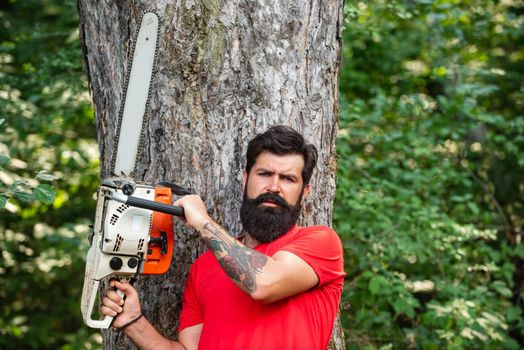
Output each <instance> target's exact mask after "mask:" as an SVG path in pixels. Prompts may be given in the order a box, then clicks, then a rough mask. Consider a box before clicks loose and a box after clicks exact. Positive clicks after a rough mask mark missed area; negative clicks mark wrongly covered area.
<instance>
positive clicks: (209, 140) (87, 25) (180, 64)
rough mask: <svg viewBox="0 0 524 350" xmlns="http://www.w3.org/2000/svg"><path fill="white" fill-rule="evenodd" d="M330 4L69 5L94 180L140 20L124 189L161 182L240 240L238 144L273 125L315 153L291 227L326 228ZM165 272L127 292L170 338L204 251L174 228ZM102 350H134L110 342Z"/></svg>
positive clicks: (336, 34)
mask: <svg viewBox="0 0 524 350" xmlns="http://www.w3.org/2000/svg"><path fill="white" fill-rule="evenodd" d="M342 6H343V5H342V0H308V1H303V0H302V1H299V0H291V1H272V0H268V1H245V0H244V1H241V0H239V1H200V0H193V1H189V0H187V1H161V0H156V1H135V2H129V3H128V2H127V1H89V0H79V2H78V10H79V14H80V34H81V40H82V44H83V46H84V53H85V61H86V68H87V74H88V79H89V81H90V86H91V90H92V95H93V101H94V107H95V115H96V126H97V133H98V143H99V147H100V157H101V175H102V177H105V176H108V175H109V164H110V160H111V157H112V154H113V152H114V149H115V144H114V135H115V130H116V124H117V116H118V111H119V108H120V104H121V103H122V100H123V96H122V92H123V90H124V86H123V84H124V82H125V77H126V71H127V69H128V67H127V62H128V58H129V55H130V54H131V50H132V42H133V39H134V36H135V34H136V32H137V26H138V24H139V22H140V18H141V16H142V14H143V13H144V12H146V11H151V10H152V11H155V12H156V13H157V14H158V15H159V17H160V18H161V24H160V37H159V49H158V55H157V69H156V72H155V74H154V76H153V83H152V94H151V101H150V109H149V110H148V111H146V119H147V127H146V130H145V136H146V137H145V143H144V144H143V145H142V146H143V152H142V155H141V156H140V158H139V159H138V170H139V171H138V172H137V174H136V175H135V178H136V180H138V181H144V182H146V183H155V182H159V181H162V180H167V181H173V182H175V183H178V184H180V185H182V186H185V187H191V188H193V189H195V190H196V191H197V192H198V193H200V194H201V195H202V197H203V198H205V200H206V204H207V206H208V208H209V209H210V210H211V214H212V216H213V217H214V218H215V219H216V220H217V222H218V223H220V224H222V225H223V226H224V227H225V228H226V229H228V230H229V231H230V232H231V233H232V234H237V233H238V232H239V231H240V228H241V227H240V223H239V214H238V213H239V208H240V204H241V199H242V191H241V176H242V171H243V167H244V165H245V159H244V154H245V149H246V145H247V142H248V141H249V139H250V138H251V137H253V136H254V135H255V134H256V133H258V132H261V131H264V130H265V129H266V128H267V127H268V126H270V125H274V124H286V125H290V126H293V127H294V128H296V129H297V130H299V131H302V132H303V134H304V135H305V137H306V139H307V140H309V141H310V142H313V143H314V144H316V146H317V147H318V149H319V156H320V157H319V163H318V165H317V169H316V171H315V174H314V176H313V179H312V183H311V184H312V189H313V191H312V193H311V195H310V196H309V198H308V200H307V201H306V205H305V208H304V214H303V218H302V221H301V223H302V224H304V225H308V224H325V225H330V224H331V218H332V205H333V198H334V189H335V170H336V157H335V146H334V141H335V134H336V130H337V116H338V72H339V63H340V62H339V61H340V49H341V33H340V31H341V26H342ZM175 221H176V224H175V236H176V246H175V252H174V258H173V262H172V265H171V268H170V270H169V272H168V273H167V274H166V275H163V276H154V277H142V278H141V279H140V280H139V281H138V282H137V284H136V287H137V289H138V290H139V293H140V296H141V301H142V307H143V310H144V313H145V316H146V317H147V319H148V320H150V321H151V322H152V323H153V324H154V325H155V326H156V327H157V328H158V329H159V331H160V332H161V333H162V334H164V335H166V336H168V337H176V334H177V327H178V314H179V312H180V307H181V302H180V299H181V295H182V291H183V286H184V282H185V279H186V276H187V272H188V269H189V266H190V264H191V263H192V262H193V260H194V259H195V258H196V257H197V256H198V255H199V254H200V253H202V251H203V250H204V245H203V243H202V242H201V240H200V239H199V236H198V234H197V233H196V232H194V231H193V230H190V229H188V228H186V227H185V226H184V225H183V224H182V223H181V222H180V221H178V220H175ZM103 337H104V347H105V348H106V349H128V348H134V347H133V346H132V345H131V344H130V343H129V341H128V340H127V339H126V337H125V336H123V335H121V334H118V333H117V332H116V331H114V330H109V331H106V332H104V334H103ZM333 338H334V339H333V341H332V342H331V347H330V348H331V349H343V348H344V342H343V334H342V331H341V328H340V325H339V323H337V326H336V327H335V331H334V336H333Z"/></svg>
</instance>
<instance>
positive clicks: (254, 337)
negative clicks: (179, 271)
mask: <svg viewBox="0 0 524 350" xmlns="http://www.w3.org/2000/svg"><path fill="white" fill-rule="evenodd" d="M254 249H255V250H257V251H259V252H261V253H264V254H266V255H268V256H272V255H273V254H275V253H276V252H278V251H281V250H284V251H287V252H291V253H293V254H295V255H296V256H298V257H300V258H301V259H302V260H304V261H305V262H306V263H308V264H309V265H310V266H311V267H312V268H313V270H314V271H315V273H316V274H317V275H318V279H319V283H318V285H317V286H316V287H315V288H312V289H311V290H308V291H306V292H303V293H300V294H297V295H295V296H292V297H289V298H286V299H282V300H279V301H277V302H273V303H269V304H263V303H261V302H258V301H255V300H253V299H252V298H250V297H249V296H248V295H247V294H246V293H244V292H243V291H242V290H240V288H238V287H237V286H236V285H235V284H234V283H233V282H232V281H231V280H230V279H229V277H228V276H227V275H226V273H225V272H224V271H223V270H222V268H221V267H220V265H219V264H218V262H217V260H216V259H215V257H214V255H213V254H212V253H211V252H209V251H208V252H206V253H204V254H203V255H202V256H200V257H199V258H198V259H197V260H196V261H195V263H194V264H193V265H192V266H191V270H190V274H189V277H188V280H187V282H186V287H185V290H184V297H183V306H182V312H181V314H180V327H179V330H183V329H184V328H186V327H190V326H194V325H197V324H200V323H203V327H202V333H201V336H200V343H199V347H198V348H199V349H204V350H207V349H209V350H220V349H224V350H235V349H241V350H255V349H261V350H262V349H263V350H268V349H270V350H278V349H300V350H320V349H322V350H324V349H326V348H327V345H328V343H329V339H330V337H331V332H332V331H333V324H334V320H335V315H336V313H337V311H338V304H339V302H340V295H341V293H342V285H343V282H344V276H345V273H344V262H343V256H342V245H341V242H340V239H339V237H338V236H337V234H336V233H335V231H333V230H332V229H330V228H328V227H325V226H313V227H307V228H300V227H298V226H295V227H293V228H292V229H291V230H290V231H289V232H287V233H286V234H285V235H284V236H282V237H280V238H278V239H276V240H275V241H273V242H270V243H265V244H260V245H258V246H257V247H255V248H254Z"/></svg>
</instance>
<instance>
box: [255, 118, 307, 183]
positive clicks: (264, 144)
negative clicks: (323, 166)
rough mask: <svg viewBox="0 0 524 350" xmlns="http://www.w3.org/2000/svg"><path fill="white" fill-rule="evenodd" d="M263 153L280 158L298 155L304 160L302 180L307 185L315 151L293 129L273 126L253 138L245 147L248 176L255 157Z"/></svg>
mask: <svg viewBox="0 0 524 350" xmlns="http://www.w3.org/2000/svg"><path fill="white" fill-rule="evenodd" d="M264 151H267V152H270V153H273V154H276V155H279V156H282V155H286V154H300V155H302V157H303V158H304V169H302V179H303V180H304V185H307V184H308V183H309V180H311V175H312V174H313V169H314V168H315V165H316V164H317V149H316V147H315V146H314V145H313V144H307V143H306V141H305V140H304V138H303V137H302V135H300V134H299V133H298V132H297V131H296V130H295V129H293V128H291V127H289V126H284V125H275V126H272V127H270V128H269V129H267V130H266V131H265V132H263V133H262V134H258V135H257V136H255V137H254V138H253V139H252V140H251V141H249V144H248V146H247V152H246V172H247V173H248V174H249V172H250V171H251V168H252V167H253V165H255V161H256V159H257V157H258V156H259V155H260V154H261V153H262V152H264Z"/></svg>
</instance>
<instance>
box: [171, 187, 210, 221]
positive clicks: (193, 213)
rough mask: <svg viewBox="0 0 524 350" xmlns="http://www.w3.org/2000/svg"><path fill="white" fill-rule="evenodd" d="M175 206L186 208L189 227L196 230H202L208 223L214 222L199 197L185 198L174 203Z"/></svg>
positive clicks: (190, 196)
mask: <svg viewBox="0 0 524 350" xmlns="http://www.w3.org/2000/svg"><path fill="white" fill-rule="evenodd" d="M173 205H176V206H180V207H182V208H184V214H185V217H186V221H187V223H188V225H189V226H191V227H193V228H194V229H196V230H200V229H201V228H202V227H203V226H204V225H205V224H206V223H208V222H210V221H212V219H211V218H210V217H209V214H208V213H207V208H206V205H205V204H204V201H203V200H202V198H200V196H198V195H187V196H184V197H182V198H180V199H178V200H177V201H176V202H175V203H173Z"/></svg>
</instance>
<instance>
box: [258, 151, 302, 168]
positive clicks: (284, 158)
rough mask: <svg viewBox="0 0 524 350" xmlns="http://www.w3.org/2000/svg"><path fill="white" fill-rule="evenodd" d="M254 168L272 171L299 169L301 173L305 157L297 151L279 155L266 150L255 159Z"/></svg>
mask: <svg viewBox="0 0 524 350" xmlns="http://www.w3.org/2000/svg"><path fill="white" fill-rule="evenodd" d="M253 168H254V169H260V168H264V169H266V170H272V171H288V172H289V171H298V172H299V173H300V172H302V169H303V168H304V157H303V156H302V155H301V154H297V153H288V154H283V155H278V154H274V153H271V152H267V151H265V152H262V153H260V154H259V155H258V157H257V158H256V159H255V164H254V165H253Z"/></svg>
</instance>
